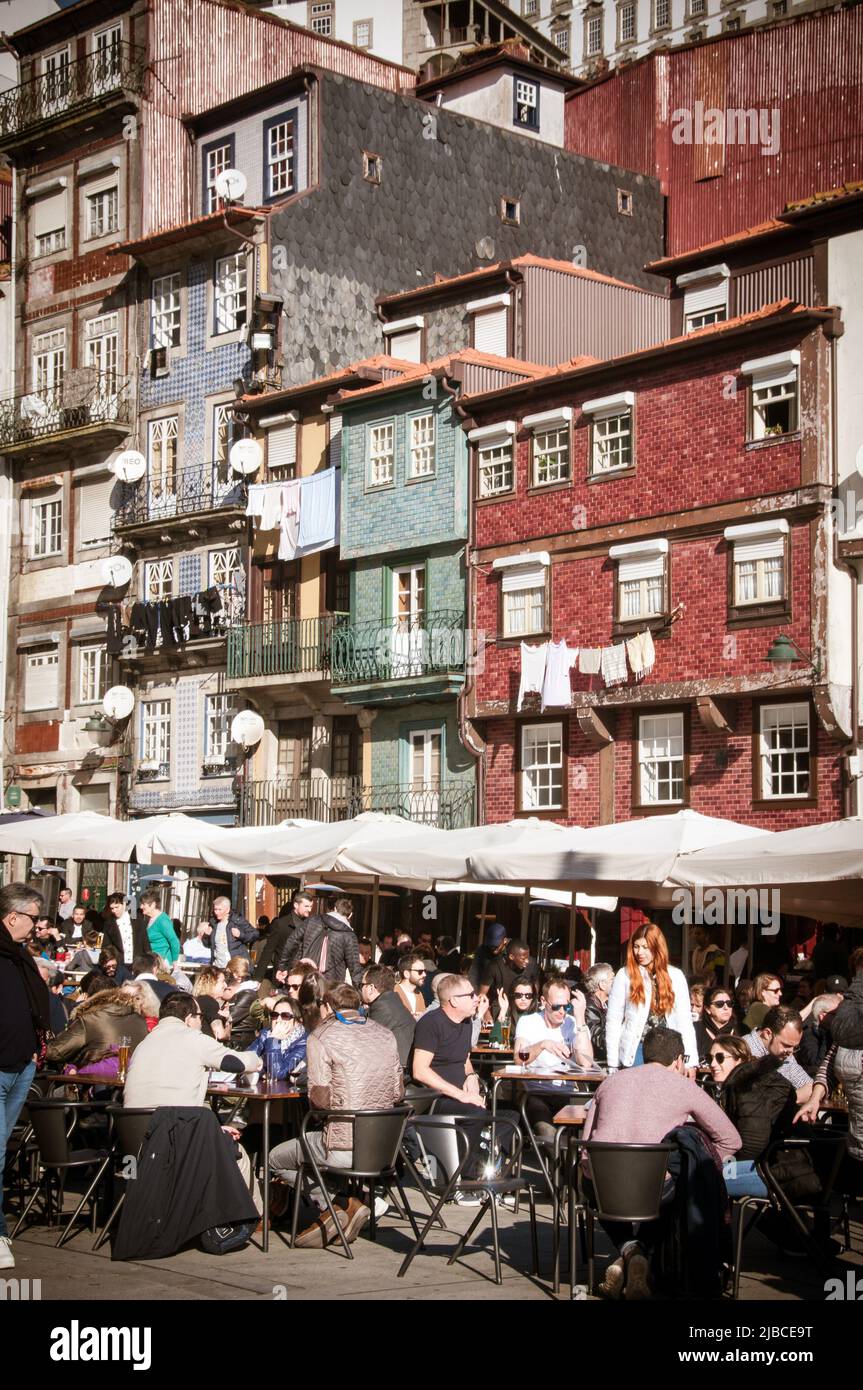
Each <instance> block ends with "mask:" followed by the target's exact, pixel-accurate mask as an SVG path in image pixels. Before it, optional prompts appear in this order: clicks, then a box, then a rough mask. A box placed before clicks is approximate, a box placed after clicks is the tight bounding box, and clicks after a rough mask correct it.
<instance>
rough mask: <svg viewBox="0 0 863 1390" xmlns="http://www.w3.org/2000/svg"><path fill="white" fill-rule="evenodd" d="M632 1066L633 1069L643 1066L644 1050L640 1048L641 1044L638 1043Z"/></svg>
mask: <svg viewBox="0 0 863 1390" xmlns="http://www.w3.org/2000/svg"><path fill="white" fill-rule="evenodd" d="M632 1065H633V1066H634V1067H643V1066H644V1048H643V1047H642V1045H641V1043H639V1044H638V1047H637V1048H636V1049H635V1056H634V1057H633V1059H632Z"/></svg>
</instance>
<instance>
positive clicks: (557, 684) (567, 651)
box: [542, 642, 578, 711]
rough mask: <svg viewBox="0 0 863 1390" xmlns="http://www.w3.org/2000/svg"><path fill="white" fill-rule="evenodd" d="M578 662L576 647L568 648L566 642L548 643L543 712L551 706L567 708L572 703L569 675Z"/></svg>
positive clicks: (543, 688)
mask: <svg viewBox="0 0 863 1390" xmlns="http://www.w3.org/2000/svg"><path fill="white" fill-rule="evenodd" d="M577 662H578V647H568V646H567V645H566V642H549V644H548V654H547V656H546V660H545V678H544V680H543V683H542V708H543V711H545V710H547V709H549V708H550V707H551V706H552V705H555V706H557V705H562V706H564V707H565V708H569V705H570V704H571V702H572V684H571V682H570V679H569V673H570V671H571V670H572V669H573V667H574V666H575V665H576V664H577Z"/></svg>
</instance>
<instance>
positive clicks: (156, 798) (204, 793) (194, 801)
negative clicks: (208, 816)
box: [129, 778, 237, 812]
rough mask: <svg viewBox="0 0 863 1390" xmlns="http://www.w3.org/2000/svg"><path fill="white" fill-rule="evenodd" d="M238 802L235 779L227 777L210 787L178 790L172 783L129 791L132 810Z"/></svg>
mask: <svg viewBox="0 0 863 1390" xmlns="http://www.w3.org/2000/svg"><path fill="white" fill-rule="evenodd" d="M236 804H237V794H236V791H235V790H234V782H233V780H230V781H229V780H228V779H227V778H225V779H224V780H222V781H220V782H215V781H214V782H212V783H211V784H210V786H208V787H190V788H189V789H188V791H182V790H177V788H176V787H172V786H171V785H170V783H168V784H166V785H164V786H162V785H160V786H157V787H152V788H145V787H143V786H140V785H138V786H136V787H134V788H133V789H132V790H131V792H130V793H129V809H130V811H166V812H167V811H182V810H185V809H186V808H187V807H207V806H228V807H233V806H236Z"/></svg>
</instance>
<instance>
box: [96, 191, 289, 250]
mask: <svg viewBox="0 0 863 1390" xmlns="http://www.w3.org/2000/svg"><path fill="white" fill-rule="evenodd" d="M271 211H272V209H271V208H253V207H245V206H243V205H242V204H240V203H235V204H233V206H232V207H231V209H230V211H229V214H228V216H229V218H236V220H237V221H239V222H247V221H248V220H249V219H250V218H253V217H267V216H268V215H269V213H270V212H271ZM223 215H224V209H220V210H219V211H218V212H208V213H207V214H206V215H205V216H203V217H193V218H192V219H191V220H190V221H189V222H177V223H175V225H174V226H173V227H163V228H162V229H161V231H158V232H151V233H150V235H149V236H143V237H133V238H132V240H131V241H118V242H116V243H115V244H114V245H113V246H109V247H108V253H109V255H112V256H129V255H134V254H135V252H136V251H143V250H146V249H147V247H156V246H158V245H159V243H160V242H161V241H168V242H170V241H172V240H179V239H180V238H181V237H182V236H183V234H184V233H186V232H196V231H201V232H205V231H207V229H208V228H209V227H211V226H216V225H218V224H219V223H220V222H221V221H222V218H223Z"/></svg>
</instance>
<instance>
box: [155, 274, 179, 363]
mask: <svg viewBox="0 0 863 1390" xmlns="http://www.w3.org/2000/svg"><path fill="white" fill-rule="evenodd" d="M180 284H181V276H180V272H179V271H178V270H174V271H170V272H169V273H168V274H166V275H156V276H154V277H153V279H152V281H151V282H150V346H151V347H154V348H168V349H171V348H178V347H179V346H180V342H181V336H182V331H183V326H182V312H181V302H180ZM175 338H176V342H175V341H174V339H175Z"/></svg>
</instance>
